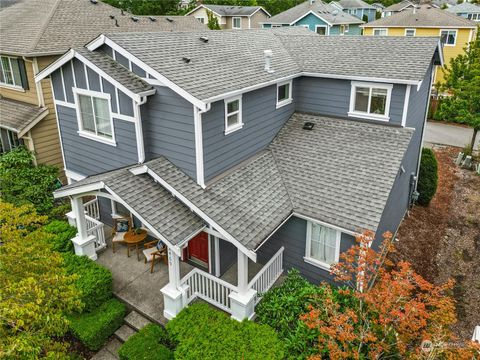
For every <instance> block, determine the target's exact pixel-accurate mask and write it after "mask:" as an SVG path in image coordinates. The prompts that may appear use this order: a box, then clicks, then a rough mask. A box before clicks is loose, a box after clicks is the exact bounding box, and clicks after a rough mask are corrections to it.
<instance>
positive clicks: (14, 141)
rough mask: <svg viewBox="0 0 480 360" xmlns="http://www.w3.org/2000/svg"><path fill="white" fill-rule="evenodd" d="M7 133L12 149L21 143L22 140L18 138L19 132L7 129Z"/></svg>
mask: <svg viewBox="0 0 480 360" xmlns="http://www.w3.org/2000/svg"><path fill="white" fill-rule="evenodd" d="M7 135H8V144H9V145H10V150H11V149H14V148H16V147H17V146H19V145H20V140H19V139H18V134H17V133H16V132H13V131H11V130H7Z"/></svg>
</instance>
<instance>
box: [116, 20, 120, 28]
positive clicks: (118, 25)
mask: <svg viewBox="0 0 480 360" xmlns="http://www.w3.org/2000/svg"><path fill="white" fill-rule="evenodd" d="M115 26H116V27H119V26H120V25H118V20H117V19H115Z"/></svg>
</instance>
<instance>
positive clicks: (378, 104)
mask: <svg viewBox="0 0 480 360" xmlns="http://www.w3.org/2000/svg"><path fill="white" fill-rule="evenodd" d="M392 88H393V85H392V84H377V83H364V82H356V81H352V89H351V93H350V111H349V112H348V115H349V116H353V117H359V118H364V119H374V120H383V121H388V120H389V119H390V118H389V112H390V100H391V97H392Z"/></svg>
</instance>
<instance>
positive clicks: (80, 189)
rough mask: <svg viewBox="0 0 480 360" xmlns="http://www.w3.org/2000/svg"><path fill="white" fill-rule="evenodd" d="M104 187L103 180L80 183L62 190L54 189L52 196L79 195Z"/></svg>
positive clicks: (56, 197)
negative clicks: (85, 183)
mask: <svg viewBox="0 0 480 360" xmlns="http://www.w3.org/2000/svg"><path fill="white" fill-rule="evenodd" d="M104 188H105V184H104V183H103V181H98V182H95V183H93V184H87V185H80V186H76V187H74V188H69V189H65V190H62V189H61V188H60V189H58V190H56V191H54V193H53V197H54V198H55V199H58V198H62V197H66V196H75V195H80V194H83V193H87V192H91V191H95V190H101V189H104Z"/></svg>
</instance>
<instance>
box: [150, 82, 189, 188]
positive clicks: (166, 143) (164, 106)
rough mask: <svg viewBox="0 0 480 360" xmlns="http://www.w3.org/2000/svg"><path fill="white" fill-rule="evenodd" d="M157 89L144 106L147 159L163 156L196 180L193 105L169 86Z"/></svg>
mask: <svg viewBox="0 0 480 360" xmlns="http://www.w3.org/2000/svg"><path fill="white" fill-rule="evenodd" d="M156 89H157V92H156V94H155V95H153V96H151V97H149V98H148V101H147V103H146V104H145V105H142V107H141V114H142V123H143V134H144V138H145V152H146V156H147V158H148V159H152V158H155V157H158V156H160V155H163V156H165V157H166V158H167V159H168V160H170V161H171V162H172V163H173V164H175V165H176V166H178V167H179V168H180V169H182V170H183V171H184V172H185V173H186V174H187V175H189V176H190V177H192V178H193V179H196V161H195V128H194V120H193V105H192V104H191V103H189V102H188V101H187V100H185V99H183V98H182V97H180V96H179V95H177V94H176V93H174V92H173V91H172V90H170V89H169V88H167V87H160V86H158V87H156Z"/></svg>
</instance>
